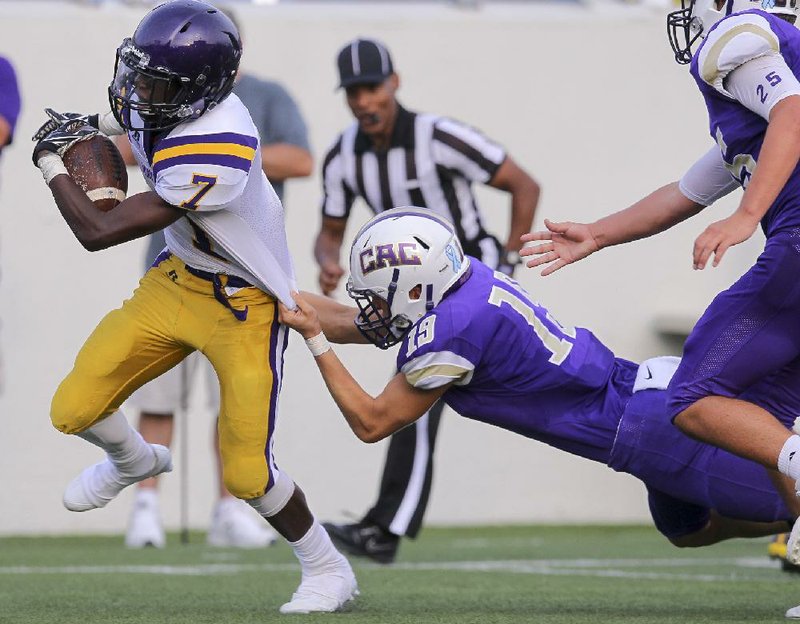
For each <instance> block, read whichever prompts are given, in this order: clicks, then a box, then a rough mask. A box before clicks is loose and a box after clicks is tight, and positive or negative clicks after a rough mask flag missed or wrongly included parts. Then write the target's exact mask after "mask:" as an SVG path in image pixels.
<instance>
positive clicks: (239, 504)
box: [206, 496, 278, 548]
mask: <svg viewBox="0 0 800 624" xmlns="http://www.w3.org/2000/svg"><path fill="white" fill-rule="evenodd" d="M277 539H278V534H277V533H275V531H273V530H272V528H271V527H270V526H269V524H267V522H266V520H264V519H263V518H262V517H261V516H259V515H258V514H257V513H256V512H255V511H253V509H252V508H251V507H250V506H249V505H248V504H247V503H245V502H244V501H240V500H239V499H238V498H233V497H231V496H229V497H225V498H223V499H222V500H221V501H219V502H218V503H217V505H216V507H214V515H213V516H212V518H211V527H210V528H209V529H208V536H207V538H206V540H207V541H208V543H209V545H211V546H219V547H221V548H265V547H267V546H271V545H272V544H274V543H275V542H276V541H277Z"/></svg>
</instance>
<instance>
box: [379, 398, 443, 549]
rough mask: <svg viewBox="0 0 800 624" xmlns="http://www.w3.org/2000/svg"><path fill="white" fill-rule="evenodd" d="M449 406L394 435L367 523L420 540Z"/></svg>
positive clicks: (435, 407)
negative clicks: (438, 440) (435, 454)
mask: <svg viewBox="0 0 800 624" xmlns="http://www.w3.org/2000/svg"><path fill="white" fill-rule="evenodd" d="M444 406H445V403H444V401H442V400H439V401H437V402H436V403H435V404H434V405H433V407H431V409H430V410H428V412H427V413H426V414H425V415H424V416H422V417H421V418H419V419H418V420H416V421H415V422H413V423H412V424H410V425H409V426H408V427H405V428H404V429H401V430H400V431H398V432H397V433H395V434H393V435H392V437H391V439H390V441H389V451H388V453H387V454H386V463H385V464H384V467H383V477H382V478H381V489H380V492H379V494H378V500H377V501H376V502H375V505H374V506H373V507H372V509H370V510H369V511H368V512H367V515H366V516H365V517H364V520H365V521H367V522H371V523H373V524H377V525H378V526H380V527H382V528H383V529H384V530H387V531H390V532H391V533H394V534H395V535H401V536H403V535H405V536H408V537H416V536H417V533H419V530H420V528H421V526H422V518H423V516H424V515H425V509H426V508H427V506H428V497H429V496H430V493H431V480H432V479H433V450H434V447H435V446H436V434H437V432H438V430H439V420H440V419H441V417H442V410H443V409H444Z"/></svg>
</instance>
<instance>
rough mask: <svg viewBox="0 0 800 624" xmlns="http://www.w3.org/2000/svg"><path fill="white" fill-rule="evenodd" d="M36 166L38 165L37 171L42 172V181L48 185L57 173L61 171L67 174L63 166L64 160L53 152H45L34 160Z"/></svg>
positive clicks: (59, 173)
mask: <svg viewBox="0 0 800 624" xmlns="http://www.w3.org/2000/svg"><path fill="white" fill-rule="evenodd" d="M36 166H37V167H39V171H41V172H42V176H44V181H45V182H47V184H48V185H49V184H50V182H51V181H52V180H53V178H55V177H56V176H57V175H61V174H62V173H63V174H65V175H69V173H68V172H67V168H66V167H65V166H64V161H63V160H61V156H59V155H58V154H54V153H53V152H47V153H46V154H44V155H42V156H40V157H39V160H37V161H36Z"/></svg>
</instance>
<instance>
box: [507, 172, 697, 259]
mask: <svg viewBox="0 0 800 624" xmlns="http://www.w3.org/2000/svg"><path fill="white" fill-rule="evenodd" d="M703 208H704V206H703V205H702V204H699V203H697V202H695V201H693V200H691V199H689V198H688V197H686V196H685V195H684V194H683V193H682V192H681V190H680V188H679V182H677V181H676V182H671V183H670V184H667V185H665V186H662V187H661V188H660V189H658V190H656V191H654V192H652V193H650V195H648V196H647V197H644V198H643V199H640V200H639V201H637V202H636V203H635V204H632V205H631V206H629V207H628V208H626V209H625V210H621V211H619V212H615V213H614V214H611V215H609V216H607V217H603V218H602V219H599V220H598V221H595V222H594V223H589V224H586V223H572V222H569V221H565V222H562V223H554V222H552V221H549V220H547V219H546V220H545V226H546V227H547V230H545V231H542V232H531V233H530V234H525V235H523V236H522V241H523V242H530V241H543V242H542V243H541V244H539V245H535V246H532V247H525V248H523V250H522V251H521V252H520V255H521V256H534V257H533V258H532V259H531V260H528V262H527V266H528V267H536V266H544V269H543V270H542V273H541V274H542V275H550V274H551V273H553V272H555V271H557V270H558V269H560V268H561V267H564V266H566V265H568V264H572V263H573V262H577V261H578V260H582V259H583V258H586V257H587V256H589V255H591V254H593V253H594V252H595V251H598V250H600V249H603V248H604V247H609V246H611V245H619V244H621V243H628V242H630V241H635V240H638V239H640V238H646V237H648V236H652V235H653V234H658V233H659V232H663V231H664V230H667V229H669V228H671V227H672V226H674V225H676V224H678V223H680V222H681V221H684V220H686V219H688V218H689V217H692V216H694V215H696V214H697V213H698V212H700V211H701V210H702V209H703Z"/></svg>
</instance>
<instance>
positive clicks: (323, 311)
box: [301, 291, 368, 344]
mask: <svg viewBox="0 0 800 624" xmlns="http://www.w3.org/2000/svg"><path fill="white" fill-rule="evenodd" d="M301 295H302V297H303V300H304V301H307V302H308V303H309V304H311V305H312V306H313V307H314V309H315V310H316V311H317V316H318V318H319V323H320V326H321V328H322V332H323V333H324V334H325V335H326V336H327V337H328V339H329V340H330V341H331V342H336V343H338V344H351V343H359V344H368V341H367V339H366V338H365V337H364V335H363V334H362V333H361V332H360V331H358V329H357V328H356V325H355V319H356V315H357V314H358V308H356V307H355V306H348V305H344V304H342V303H339V302H338V301H336V300H335V299H331V298H330V297H324V296H322V295H317V294H314V293H310V292H306V291H303V292H302V293H301Z"/></svg>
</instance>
